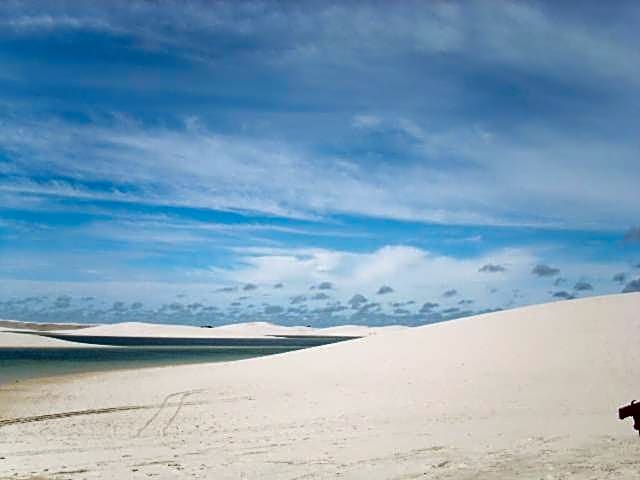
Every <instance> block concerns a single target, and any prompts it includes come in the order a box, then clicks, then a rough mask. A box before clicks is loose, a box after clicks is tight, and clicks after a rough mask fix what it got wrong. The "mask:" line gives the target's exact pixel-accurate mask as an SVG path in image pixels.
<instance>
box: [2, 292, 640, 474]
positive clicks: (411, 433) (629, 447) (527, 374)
mask: <svg viewBox="0 0 640 480" xmlns="http://www.w3.org/2000/svg"><path fill="white" fill-rule="evenodd" d="M638 379H640V294H627V295H615V296H608V297H596V298H590V299H584V300H575V301H565V302H558V303H554V304H548V305H539V306H533V307H526V308H521V309H517V310H512V311H507V312H499V313H492V314H486V315H482V316H477V317H470V318H467V319H463V320H458V321H452V322H446V323H441V324H436V325H430V326H425V327H419V328H414V329H408V330H402V331H397V332H389V333H386V334H381V335H373V336H369V337H367V338H362V339H358V340H352V341H348V342H342V343H337V344H332V345H325V346H322V347H316V348H312V349H307V350H301V351H295V352H289V353H286V354H282V355H275V356H270V357H262V358H256V359H249V360H243V361H238V362H232V363H216V364H200V365H189V366H177V367H163V368H153V369H143V370H130V371H118V372H108V373H97V374H83V375H77V376H69V377H60V378H53V379H50V380H36V381H28V382H21V383H19V384H12V385H9V386H5V387H3V388H0V478H3V477H6V478H31V479H35V478H56V479H58V478H73V479H76V478H77V479H81V478H91V479H94V478H172V479H173V478H212V479H227V478H228V479H239V478H247V479H254V478H258V479H263V478H273V479H313V478H333V477H336V476H339V477H342V478H356V479H359V478H363V479H410V478H445V479H472V478H473V479H488V478H501V479H513V478H523V479H569V478H571V479H620V478H638V476H639V474H640V438H638V435H637V433H636V432H634V431H633V430H632V428H631V423H630V420H627V421H626V422H621V421H619V420H618V419H617V408H618V407H619V406H620V405H622V404H625V403H628V402H629V401H630V400H632V399H634V398H640V381H639V380H638Z"/></svg>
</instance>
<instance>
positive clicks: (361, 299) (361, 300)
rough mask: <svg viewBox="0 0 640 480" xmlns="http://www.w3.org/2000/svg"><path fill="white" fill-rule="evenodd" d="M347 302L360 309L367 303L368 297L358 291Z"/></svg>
mask: <svg viewBox="0 0 640 480" xmlns="http://www.w3.org/2000/svg"><path fill="white" fill-rule="evenodd" d="M347 303H348V304H349V305H350V306H351V308H354V309H358V308H360V307H361V306H362V305H364V304H365V303H367V297H365V296H364V295H362V294H360V293H356V294H355V295H354V296H353V297H351V298H350V299H349V301H348V302H347Z"/></svg>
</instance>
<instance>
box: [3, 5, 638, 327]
mask: <svg viewBox="0 0 640 480" xmlns="http://www.w3.org/2000/svg"><path fill="white" fill-rule="evenodd" d="M639 20H640V6H638V5H637V3H635V2H618V3H616V7H615V8H604V7H603V6H602V3H601V2H580V3H577V2H523V1H518V2H507V1H496V2H484V1H482V2H481V1H475V2H474V1H471V2H395V3H393V4H390V3H387V2H353V3H349V2H339V3H331V2H186V3H185V2H162V3H160V4H159V3H156V2H55V3H54V2H44V1H42V2H29V1H25V2H6V3H3V4H1V5H0V27H1V28H0V282H1V283H0V285H1V286H0V317H4V318H17V319H24V320H40V321H45V320H55V321H87V322H97V321H105V322H112V321H125V320H136V321H149V320H154V321H161V322H178V323H194V324H220V323H227V322H236V321H252V320H265V321H273V322H277V323H283V324H312V325H317V326H323V325H332V324H342V323H369V324H387V323H405V324H421V323H425V322H432V321H438V320H442V319H447V318H454V317H459V316H463V315H469V314H471V313H477V312H482V311H488V310H494V309H501V308H511V307H514V306H518V305H525V304H531V303H538V302H546V301H556V300H563V299H566V298H571V297H580V296H586V295H594V294H606V293H614V292H621V291H623V290H627V291H630V290H636V289H640V281H637V279H638V277H639V276H640V229H639V228H638V225H640V218H639V216H638V204H639V200H640V193H639V192H640V188H638V184H639V181H640V161H639V160H638V154H639V153H640V149H639V147H640V140H639V139H640V135H638V133H639V132H638V121H637V119H638V112H639V111H640V80H639V79H640V58H639V57H640V53H639V52H638V49H637V45H638V42H639V40H640V38H638V37H639V34H638V32H637V28H636V25H637V24H638V21H639ZM436 304H437V305H436Z"/></svg>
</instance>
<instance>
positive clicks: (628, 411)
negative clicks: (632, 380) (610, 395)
mask: <svg viewBox="0 0 640 480" xmlns="http://www.w3.org/2000/svg"><path fill="white" fill-rule="evenodd" d="M627 417H633V428H634V429H635V430H637V431H638V433H639V434H640V403H636V401H635V400H631V403H630V404H629V405H625V406H624V407H620V408H619V409H618V418H619V419H620V420H624V419H625V418H627Z"/></svg>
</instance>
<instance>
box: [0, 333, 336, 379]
mask: <svg viewBox="0 0 640 480" xmlns="http://www.w3.org/2000/svg"><path fill="white" fill-rule="evenodd" d="M86 340H88V339H86ZM203 340H208V339H184V338H183V339H169V340H167V339H153V338H146V339H139V338H135V339H133V338H129V337H109V338H108V339H107V340H105V337H103V338H102V339H101V341H102V343H108V344H111V345H127V346H119V347H114V346H111V347H109V346H107V347H92V346H89V345H87V347H86V348H84V347H77V348H42V347H37V348H4V347H3V348H0V385H2V384H7V383H15V382H16V381H20V380H24V379H28V378H38V377H48V376H53V375H63V374H70V373H83V372H95V371H104V370H115V369H124V368H141V367H157V366H166V365H182V364H188V363H205V362H228V361H233V360H242V359H245V358H252V357H260V356H263V355H273V354H275V353H283V352H288V351H292V350H298V349H301V348H306V347H311V346H316V345H321V344H326V343H333V342H336V341H340V340H344V339H336V338H335V337H315V338H311V337H290V338H271V339H258V340H260V341H256V339H248V340H247V339H215V342H209V343H210V344H209V345H207V344H206V343H207V342H204V343H203ZM140 343H142V345H140ZM167 343H169V344H170V345H167ZM211 343H213V344H212V345H211Z"/></svg>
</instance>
